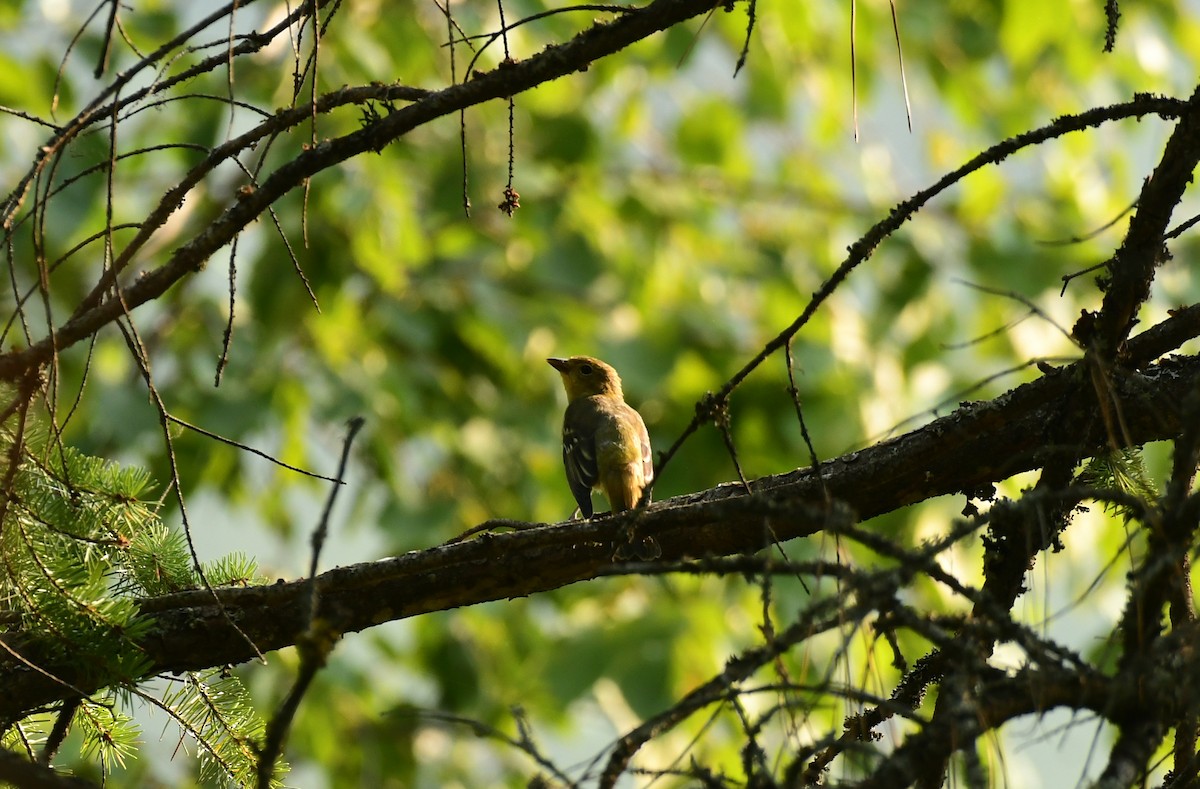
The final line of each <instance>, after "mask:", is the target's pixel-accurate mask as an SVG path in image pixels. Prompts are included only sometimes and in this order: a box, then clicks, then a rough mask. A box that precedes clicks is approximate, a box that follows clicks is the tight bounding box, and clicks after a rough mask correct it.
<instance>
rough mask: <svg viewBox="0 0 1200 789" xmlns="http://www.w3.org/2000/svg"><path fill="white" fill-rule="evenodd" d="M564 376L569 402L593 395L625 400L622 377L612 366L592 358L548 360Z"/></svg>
mask: <svg viewBox="0 0 1200 789" xmlns="http://www.w3.org/2000/svg"><path fill="white" fill-rule="evenodd" d="M546 361H547V362H549V363H550V366H551V367H553V368H554V369H555V370H558V373H559V375H561V376H562V380H563V388H564V389H566V390H567V400H568V401H572V400H576V399H578V398H580V397H591V396H592V395H608V396H610V397H620V398H622V399H623V398H624V395H623V394H622V392H621V376H619V375H617V371H616V370H614V369H613V368H612V367H611V366H609V365H607V364H605V363H604V362H602V361H600V360H599V359H595V358H593V357H591V356H572V357H571V358H569V359H558V358H550V359H547V360H546Z"/></svg>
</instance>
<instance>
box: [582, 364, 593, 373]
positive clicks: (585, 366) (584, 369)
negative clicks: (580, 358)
mask: <svg viewBox="0 0 1200 789" xmlns="http://www.w3.org/2000/svg"><path fill="white" fill-rule="evenodd" d="M593 369H595V368H593V367H592V366H591V365H590V364H581V365H579V374H580V375H591V374H592V370H593Z"/></svg>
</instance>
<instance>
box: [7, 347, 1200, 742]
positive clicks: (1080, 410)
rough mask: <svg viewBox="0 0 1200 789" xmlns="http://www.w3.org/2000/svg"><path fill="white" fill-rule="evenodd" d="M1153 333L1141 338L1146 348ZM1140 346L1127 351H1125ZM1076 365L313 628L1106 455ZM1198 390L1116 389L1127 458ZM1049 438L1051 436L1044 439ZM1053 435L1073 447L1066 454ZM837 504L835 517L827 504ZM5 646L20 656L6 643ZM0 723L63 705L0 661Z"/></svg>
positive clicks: (290, 595) (544, 584) (290, 625)
mask: <svg viewBox="0 0 1200 789" xmlns="http://www.w3.org/2000/svg"><path fill="white" fill-rule="evenodd" d="M1147 334H1149V333H1147ZM1133 345H1134V348H1135V350H1136V348H1137V347H1138V345H1137V341H1136V340H1135V341H1134V342H1133ZM1081 369H1082V368H1081V365H1080V364H1075V365H1072V366H1070V367H1066V368H1064V369H1061V370H1058V371H1054V372H1052V373H1050V374H1048V375H1046V376H1045V377H1043V378H1041V379H1039V380H1037V381H1034V382H1032V383H1028V384H1025V385H1023V386H1020V387H1018V388H1016V389H1014V390H1013V391H1011V392H1009V393H1007V394H1005V395H1002V396H1001V397H998V398H996V399H995V400H992V401H988V402H982V403H973V404H967V405H964V406H962V407H961V408H959V409H958V410H957V411H955V412H954V413H953V414H950V415H948V416H945V417H943V418H941V419H938V420H935V421H934V422H932V423H930V424H929V425H926V426H925V427H923V428H921V429H919V430H916V431H913V432H911V433H908V434H907V435H904V436H899V437H897V438H894V439H891V440H889V441H885V442H883V443H881V444H878V445H876V446H873V447H870V448H869V449H865V450H862V451H860V452H853V453H850V454H848V455H845V456H843V457H841V458H837V459H834V460H832V461H830V462H828V463H825V464H822V466H821V470H822V475H823V476H824V484H822V481H821V480H819V479H818V478H817V477H816V475H815V474H814V473H813V472H812V470H811V469H801V470H797V471H793V472H790V473H787V474H781V475H778V476H773V477H766V478H763V479H759V480H756V481H755V482H753V483H752V485H751V487H752V490H753V493H752V494H751V495H746V494H744V493H743V492H742V486H741V485H740V484H729V485H722V486H718V487H717V488H714V489H712V490H708V491H703V492H700V493H696V494H692V495H688V496H680V497H677V498H674V499H670V500H667V501H663V502H660V503H658V504H655V505H653V506H652V507H651V508H649V509H646V510H636V511H634V512H632V513H628V514H623V515H621V516H618V517H613V518H605V519H601V520H596V521H591V522H571V523H565V524H558V525H549V524H538V525H536V526H532V527H531V528H528V529H522V530H518V531H515V532H511V533H503V534H494V533H485V534H483V535H481V536H480V537H478V538H476V539H472V540H468V541H465V542H460V543H456V544H453V545H446V546H440V547H436V548H430V549H428V550H423V551H414V552H411V553H408V554H405V555H404V556H400V557H396V558H392V559H384V560H381V561H376V562H369V563H364V564H359V565H353V566H349V567H342V568H338V569H335V570H332V571H330V572H328V573H325V574H323V575H322V576H320V578H319V579H318V583H319V588H320V594H321V600H322V614H323V616H325V617H326V619H327V620H328V621H329V623H330V626H331V627H332V628H333V629H334V630H335V631H337V632H341V633H346V632H353V631H358V630H363V629H366V628H368V627H373V626H375V625H378V624H382V623H384V622H388V621H391V620H395V619H403V618H406V617H410V616H417V615H420V614H424V613H428V612H431V611H440V610H446V609H451V608H457V607H462V606H467V605H474V604H477V603H481V602H485V601H490V600H500V599H505V598H512V597H522V596H526V595H530V594H534V593H536V592H542V591H547V590H550V589H556V588H558V587H561V586H565V585H568V584H571V583H576V582H578V581H582V580H587V579H591V578H595V577H597V576H598V575H600V574H602V573H603V572H604V571H605V570H607V569H608V568H610V567H611V566H612V561H613V559H612V557H613V553H614V550H615V548H616V546H617V545H619V544H621V542H622V540H623V539H627V536H625V535H627V534H628V530H629V529H630V528H636V530H637V533H638V534H639V535H641V536H650V537H653V538H654V539H656V540H657V542H658V544H659V546H660V547H661V549H662V556H663V559H665V560H671V559H679V558H683V557H688V556H716V555H725V554H736V553H744V552H750V551H755V550H758V549H760V548H762V547H765V546H768V545H771V544H772V542H773V541H783V540H789V539H794V538H796V537H803V536H807V535H810V534H813V533H815V532H817V531H818V530H820V529H821V528H822V526H823V525H824V524H825V523H826V522H827V519H828V518H830V517H836V518H839V519H841V518H844V517H845V513H846V510H847V508H848V509H849V510H852V511H853V512H854V513H855V515H856V516H857V517H858V518H861V519H866V518H871V517H874V516H876V515H880V514H883V513H886V512H890V511H892V510H895V509H898V508H900V507H903V506H905V505H908V504H912V503H914V502H918V501H923V500H925V499H928V498H931V497H934V496H940V495H947V494H954V493H956V492H959V491H964V490H973V489H976V488H978V487H979V486H981V485H986V484H988V483H992V482H996V481H999V480H1002V479H1005V478H1007V477H1010V476H1012V475H1013V474H1016V473H1019V472H1022V471H1027V470H1029V469H1033V468H1037V467H1039V466H1041V465H1042V464H1044V463H1045V462H1046V461H1047V459H1049V458H1055V459H1059V460H1061V459H1063V458H1066V457H1074V458H1076V459H1082V458H1085V457H1088V456H1090V455H1091V454H1092V453H1094V452H1096V451H1098V450H1101V449H1105V448H1106V447H1107V442H1108V441H1109V437H1108V436H1107V435H1106V433H1105V431H1104V429H1103V425H1102V422H1101V420H1100V419H1099V418H1098V409H1097V404H1096V400H1095V394H1094V392H1093V390H1092V387H1091V385H1090V383H1089V381H1088V379H1087V378H1086V376H1084V375H1083V374H1082V372H1081ZM1197 386H1200V358H1197V357H1184V358H1173V359H1170V360H1166V361H1164V362H1162V363H1160V364H1157V365H1154V366H1152V367H1150V368H1149V369H1147V370H1145V371H1144V372H1128V373H1124V374H1122V375H1119V376H1116V377H1114V381H1113V386H1112V395H1113V396H1114V397H1117V398H1118V400H1119V403H1120V404H1121V406H1122V407H1123V408H1124V410H1125V412H1126V418H1127V421H1128V425H1129V431H1130V432H1129V436H1130V438H1131V440H1133V441H1134V442H1137V443H1143V442H1146V441H1152V440H1157V439H1164V438H1169V437H1172V436H1174V435H1176V434H1177V433H1178V432H1179V430H1180V415H1179V411H1178V404H1179V403H1181V402H1182V401H1183V395H1184V393H1185V392H1188V391H1191V390H1192V389H1194V388H1196V387H1197ZM1050 426H1053V433H1051V432H1050V431H1051V427H1050ZM1048 435H1055V436H1071V437H1072V438H1071V440H1070V441H1069V442H1065V441H1063V440H1061V439H1056V440H1054V441H1052V442H1051V443H1047V437H1048ZM826 489H827V490H828V491H829V493H830V494H831V495H832V496H833V498H834V499H835V500H836V501H838V502H841V505H839V507H840V508H839V509H834V510H832V511H831V510H830V509H829V508H827V507H826V506H825V505H824V504H823V502H824V501H825V493H824V491H825V490H826ZM308 590H309V586H308V584H307V582H305V581H292V582H286V583H285V582H280V583H277V584H276V585H274V586H266V587H255V588H249V589H227V590H220V595H221V599H222V601H223V603H224V606H225V612H222V611H221V610H220V609H218V608H217V607H216V606H215V604H214V603H213V600H212V597H211V595H209V594H208V593H207V592H203V591H198V592H185V593H181V594H176V595H170V596H167V597H161V598H155V599H151V600H147V601H145V604H144V605H143V613H145V614H146V615H149V616H153V617H154V618H155V620H156V623H157V628H156V630H155V632H154V633H153V635H151V636H150V637H149V638H147V639H146V640H145V641H144V642H143V643H142V644H141V647H142V648H144V649H145V650H146V652H147V653H148V654H149V655H150V656H151V657H152V658H153V662H154V671H155V672H162V671H180V670H187V669H199V668H203V667H209V666H217V665H222V664H226V663H238V662H241V661H244V660H247V659H249V658H251V657H253V655H252V653H251V652H250V651H249V647H248V646H247V645H246V643H245V642H244V641H243V640H242V639H240V638H237V637H235V636H234V634H233V632H232V630H231V628H230V625H229V622H228V621H227V619H226V616H230V617H232V618H233V620H234V621H235V622H236V623H237V625H238V626H239V627H240V628H241V629H242V630H243V631H244V632H246V633H247V634H249V635H250V636H251V638H253V640H254V642H255V643H256V644H257V645H258V647H259V648H260V649H261V650H263V651H264V652H266V651H270V650H274V649H280V648H282V647H286V646H290V645H292V644H294V643H295V641H296V639H297V637H298V636H299V635H300V634H301V633H303V632H304V629H305V627H306V626H307V620H306V617H305V615H304V612H305V611H306V605H305V601H306V600H307V595H308V593H309V592H308ZM8 646H10V647H15V648H18V649H20V648H21V647H20V644H19V643H18V642H16V641H14V640H10V641H9V643H8ZM26 657H27V658H28V659H29V660H31V661H32V662H34V663H35V664H37V665H39V666H42V667H43V668H45V669H46V670H47V671H49V672H52V673H55V675H56V676H57V677H58V678H60V679H62V680H65V681H67V682H71V683H79V682H82V681H83V680H84V678H82V677H80V676H77V672H76V671H73V670H72V669H71V668H70V667H69V665H68V663H69V661H66V662H64V661H61V660H59V661H51V660H49V659H48V657H47V656H45V655H40V654H34V653H33V652H30V653H28V654H26ZM0 686H3V687H4V688H5V689H6V693H5V694H4V695H3V696H2V697H0V719H7V718H10V717H12V716H16V715H19V714H20V713H22V712H24V711H27V710H29V709H32V708H34V707H37V706H38V705H42V704H45V703H47V702H49V701H52V700H54V699H56V698H59V697H62V696H65V695H69V692H70V691H69V690H68V689H67V688H65V687H63V686H62V685H61V684H58V683H56V682H54V681H53V680H52V679H50V678H48V677H47V676H45V675H41V674H36V673H33V672H30V671H29V670H28V669H27V668H24V667H22V666H19V665H14V664H13V663H11V662H8V661H5V662H0Z"/></svg>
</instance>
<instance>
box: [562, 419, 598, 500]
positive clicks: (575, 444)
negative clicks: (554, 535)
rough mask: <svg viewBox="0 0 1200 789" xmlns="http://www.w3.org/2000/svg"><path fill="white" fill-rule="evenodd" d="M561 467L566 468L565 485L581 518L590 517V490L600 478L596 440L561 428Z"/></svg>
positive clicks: (567, 428)
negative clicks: (568, 488) (577, 507)
mask: <svg viewBox="0 0 1200 789" xmlns="http://www.w3.org/2000/svg"><path fill="white" fill-rule="evenodd" d="M563 465H564V466H566V468H567V483H568V484H569V485H570V486H571V494H572V495H573V496H575V502H576V503H577V504H578V505H579V511H580V512H581V513H583V517H585V518H590V517H592V488H593V487H595V485H596V481H597V480H599V478H600V472H599V470H598V469H597V467H596V439H595V436H593V435H590V434H589V435H581V434H579V433H576V432H575V431H574V430H572V429H571V428H569V427H566V426H564V427H563Z"/></svg>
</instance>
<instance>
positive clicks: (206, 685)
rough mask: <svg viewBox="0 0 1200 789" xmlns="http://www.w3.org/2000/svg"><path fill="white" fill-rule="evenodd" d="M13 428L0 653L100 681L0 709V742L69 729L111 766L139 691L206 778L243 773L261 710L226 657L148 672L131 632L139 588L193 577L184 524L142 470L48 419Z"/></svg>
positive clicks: (146, 623)
mask: <svg viewBox="0 0 1200 789" xmlns="http://www.w3.org/2000/svg"><path fill="white" fill-rule="evenodd" d="M23 439H24V440H23V441H22V442H21V444H20V446H17V445H16V444H15V443H14V442H15V439H14V436H13V435H12V434H9V433H0V457H2V458H4V464H3V467H0V479H3V480H4V487H5V489H6V490H5V494H6V495H5V499H4V501H3V502H2V503H0V515H2V520H0V632H2V633H3V636H2V637H3V640H4V642H5V645H6V646H7V647H8V649H7V650H6V651H7V652H8V655H3V654H0V662H4V661H8V660H18V659H19V658H18V657H17V655H19V654H21V653H23V652H27V653H30V654H37V655H41V656H44V657H43V660H48V661H50V662H52V663H53V664H55V665H70V666H72V667H74V668H76V669H77V671H76V672H75V674H74V675H75V676H76V677H79V678H81V679H80V680H79V682H78V684H79V685H81V686H83V687H88V688H97V687H98V688H102V690H101V691H100V692H98V693H96V694H93V695H91V696H90V697H87V698H75V699H72V700H70V701H68V702H66V703H64V704H63V705H62V706H61V707H56V708H54V709H48V710H37V711H32V712H31V714H28V715H27V716H26V717H24V718H22V719H21V720H9V721H2V722H0V727H2V729H0V743H2V744H3V746H4V747H6V748H9V749H14V750H17V751H19V752H23V753H25V754H27V755H28V756H29V758H30V759H36V760H39V761H43V762H44V761H48V757H49V756H51V755H53V754H54V753H55V752H57V750H58V748H59V747H60V746H61V745H62V742H63V740H64V739H65V737H66V734H67V733H68V732H71V733H73V734H74V737H73V738H72V740H71V742H72V743H74V742H79V745H78V749H79V753H80V756H81V757H82V758H83V760H84V761H85V762H87V763H89V764H91V765H94V766H95V767H96V768H97V769H98V770H99V771H100V773H101V774H102V775H107V774H108V773H109V771H110V770H111V769H112V767H114V766H117V765H120V766H124V765H125V764H126V762H127V761H128V760H129V759H130V758H131V757H132V756H134V755H136V753H137V751H138V744H139V742H140V735H141V732H140V727H139V726H138V724H137V722H136V720H135V719H134V716H133V712H134V710H135V705H147V704H148V705H150V706H154V707H157V708H159V709H161V710H163V711H164V712H165V713H166V715H167V716H168V717H169V719H170V720H171V721H173V722H174V724H175V725H176V726H177V727H178V730H179V733H180V736H181V738H184V739H186V740H190V741H191V742H192V743H194V744H195V746H196V750H197V752H198V753H199V755H200V778H201V780H202V781H216V782H217V783H233V784H236V785H247V784H250V783H252V782H253V777H254V775H255V769H256V754H257V749H256V743H258V742H259V741H261V738H262V735H263V728H264V724H263V721H262V719H261V718H260V717H259V716H258V715H257V713H256V712H255V711H254V708H253V706H252V704H251V703H250V699H249V697H248V694H247V692H246V689H245V687H244V686H243V685H242V683H241V681H240V680H239V679H238V678H237V677H236V676H233V675H232V674H230V673H229V672H228V671H227V670H222V669H213V670H209V671H204V672H191V673H188V674H185V675H183V676H175V677H164V678H162V679H160V680H156V678H155V677H154V675H153V673H152V665H151V662H150V660H149V658H148V656H147V655H146V654H145V652H144V651H143V650H142V649H141V648H140V646H139V642H140V641H141V640H142V639H143V637H144V636H145V635H146V634H147V632H148V630H149V629H150V628H151V627H152V626H153V622H152V620H151V619H149V618H148V617H142V616H140V615H139V601H140V600H141V599H143V598H146V597H153V596H156V595H162V594H168V593H171V592H178V591H182V590H185V589H194V588H198V587H200V586H202V581H201V578H200V575H199V574H198V572H197V570H196V568H195V566H194V563H193V561H192V559H191V555H190V553H189V551H188V548H187V544H186V541H185V540H184V537H183V535H182V534H181V533H179V532H178V531H173V530H171V529H169V528H167V526H166V525H165V524H164V523H163V522H162V519H161V518H160V514H159V511H160V505H161V502H155V501H153V500H149V499H147V497H148V496H149V495H150V494H151V493H152V492H153V485H152V482H151V479H150V475H149V473H148V472H147V471H146V470H144V469H141V468H137V467H131V466H122V465H119V464H117V463H114V462H112V461H108V460H103V459H99V458H94V457H89V456H87V455H84V454H82V453H80V452H78V451H76V450H74V449H72V448H71V447H69V446H65V445H63V444H62V443H61V441H58V440H55V439H54V438H52V437H51V436H49V435H47V434H45V433H44V432H42V433H40V434H33V435H31V434H30V432H29V431H28V430H27V431H26V434H25V435H24V436H23ZM203 571H204V577H205V578H207V579H208V582H209V583H210V584H211V585H213V586H221V585H229V584H237V585H245V584H248V583H257V582H258V581H257V570H256V567H255V564H254V562H253V560H251V559H249V558H247V557H245V556H244V555H231V556H227V557H225V558H223V559H221V560H218V561H216V562H213V563H212V564H211V565H207V564H206V565H205V566H204V567H203ZM34 668H35V670H36V668H37V667H36V666H35V667H34Z"/></svg>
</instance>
